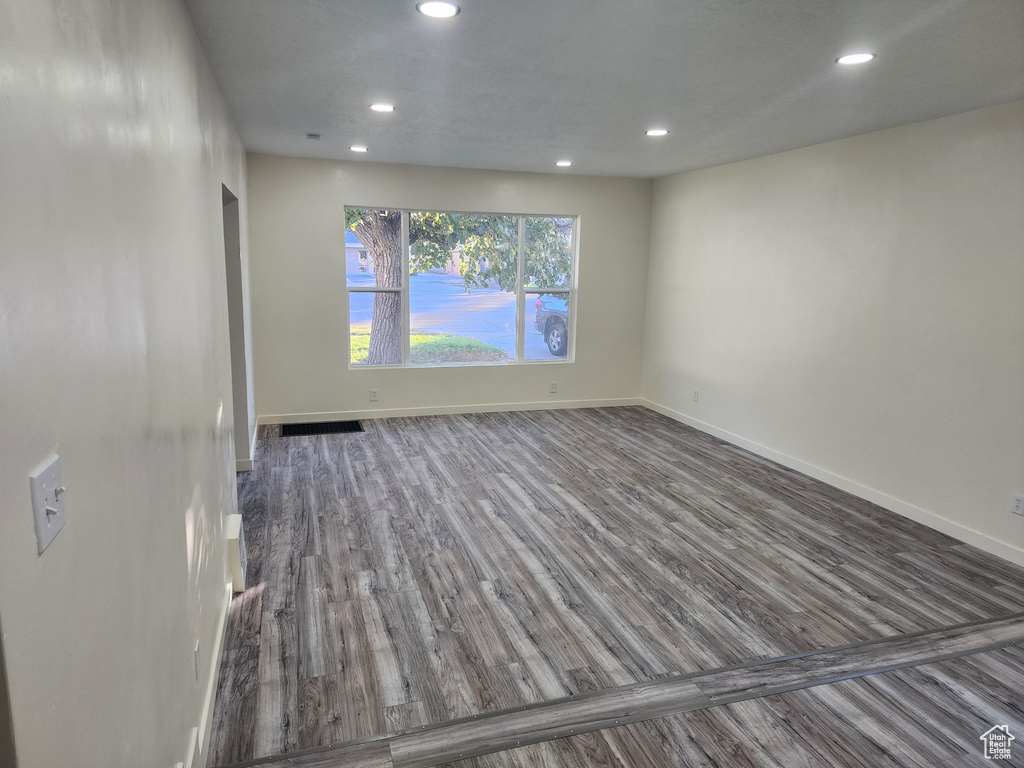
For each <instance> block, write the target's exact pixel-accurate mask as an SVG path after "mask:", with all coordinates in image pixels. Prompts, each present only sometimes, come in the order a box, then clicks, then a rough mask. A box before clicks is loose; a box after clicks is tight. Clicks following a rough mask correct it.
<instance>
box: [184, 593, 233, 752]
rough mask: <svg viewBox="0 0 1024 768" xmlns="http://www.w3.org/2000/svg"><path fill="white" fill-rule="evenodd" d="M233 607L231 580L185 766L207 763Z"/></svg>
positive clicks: (225, 596) (225, 595)
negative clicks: (199, 713) (201, 705)
mask: <svg viewBox="0 0 1024 768" xmlns="http://www.w3.org/2000/svg"><path fill="white" fill-rule="evenodd" d="M230 608H231V582H230V581H229V582H228V583H227V587H226V588H225V594H224V608H223V609H222V610H221V615H220V624H219V626H218V627H217V641H216V642H215V643H214V646H213V658H212V659H211V663H210V677H209V679H208V680H207V681H206V693H205V695H204V696H203V713H202V715H201V716H200V718H199V727H198V728H193V729H192V730H193V732H197V734H198V738H196V739H195V742H196V743H195V747H193V749H192V750H191V751H190V752H189V758H188V760H187V761H186V762H185V768H193V767H194V768H200V767H201V766H204V765H206V752H207V750H208V749H209V748H210V734H211V733H212V732H213V717H212V715H213V705H214V699H215V698H216V696H217V681H218V680H219V679H220V660H221V657H222V655H223V654H222V653H221V650H222V648H223V646H224V632H225V631H226V630H227V627H228V611H229V610H230Z"/></svg>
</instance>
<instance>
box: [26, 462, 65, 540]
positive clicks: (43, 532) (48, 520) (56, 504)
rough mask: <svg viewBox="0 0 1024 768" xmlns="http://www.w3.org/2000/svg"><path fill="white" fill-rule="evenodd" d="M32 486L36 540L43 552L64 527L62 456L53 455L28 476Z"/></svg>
mask: <svg viewBox="0 0 1024 768" xmlns="http://www.w3.org/2000/svg"><path fill="white" fill-rule="evenodd" d="M28 479H29V485H30V487H31V488H32V517H33V518H34V520H35V524H36V542H37V543H38V544H39V554H40V555H41V554H43V550H45V549H46V548H47V547H48V546H50V542H51V541H53V540H54V538H55V537H56V536H57V534H58V533H60V529H61V528H63V527H64V487H63V486H62V485H61V484H60V457H59V456H57V454H53V455H51V456H50V457H49V458H48V459H46V461H44V462H43V463H42V464H40V465H39V466H38V467H36V468H35V470H34V471H33V472H32V474H31V475H29V477H28Z"/></svg>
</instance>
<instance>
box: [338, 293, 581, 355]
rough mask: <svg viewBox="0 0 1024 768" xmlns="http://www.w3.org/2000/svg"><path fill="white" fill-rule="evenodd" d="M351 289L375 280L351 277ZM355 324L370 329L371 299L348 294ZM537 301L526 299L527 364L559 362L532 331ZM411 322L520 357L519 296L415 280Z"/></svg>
mask: <svg viewBox="0 0 1024 768" xmlns="http://www.w3.org/2000/svg"><path fill="white" fill-rule="evenodd" d="M348 284H349V285H350V286H363V285H365V286H367V287H369V286H372V285H373V275H368V274H350V275H348ZM349 301H350V310H351V322H352V323H353V324H354V325H360V324H369V322H370V319H371V316H372V314H373V294H358V293H353V294H349ZM535 311H536V310H535V308H534V300H533V298H532V297H531V296H527V299H526V342H525V348H524V356H525V358H526V359H527V360H560V359H563V358H557V357H555V356H554V355H552V354H551V353H550V352H548V347H547V344H546V343H545V342H544V335H543V334H542V333H540V332H539V331H538V330H537V329H536V327H535V326H534V316H535ZM409 319H410V325H411V327H412V330H413V331H435V332H440V333H449V334H452V335H454V336H467V337H469V338H472V339H477V340H479V341H482V342H483V343H485V344H490V345H491V346H494V347H498V348H499V349H501V350H504V351H505V352H506V353H507V354H508V356H509V357H510V358H511V359H512V360H515V357H516V296H515V294H514V293H508V292H506V291H502V290H500V289H498V288H472V289H471V292H470V293H466V289H465V288H464V287H463V282H462V278H460V277H452V276H450V275H435V274H417V275H411V276H410V277H409Z"/></svg>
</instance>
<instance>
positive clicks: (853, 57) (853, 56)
mask: <svg viewBox="0 0 1024 768" xmlns="http://www.w3.org/2000/svg"><path fill="white" fill-rule="evenodd" d="M874 58H875V54H873V53H848V54H846V55H845V56H840V57H839V58H838V59H836V64H866V63H868V62H869V61H871V60H872V59H874Z"/></svg>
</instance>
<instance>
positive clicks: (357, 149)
mask: <svg viewBox="0 0 1024 768" xmlns="http://www.w3.org/2000/svg"><path fill="white" fill-rule="evenodd" d="M349 149H351V150H352V151H353V152H366V151H367V149H366V147H364V146H363V145H362V144H353V145H352V146H351V147H349Z"/></svg>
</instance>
